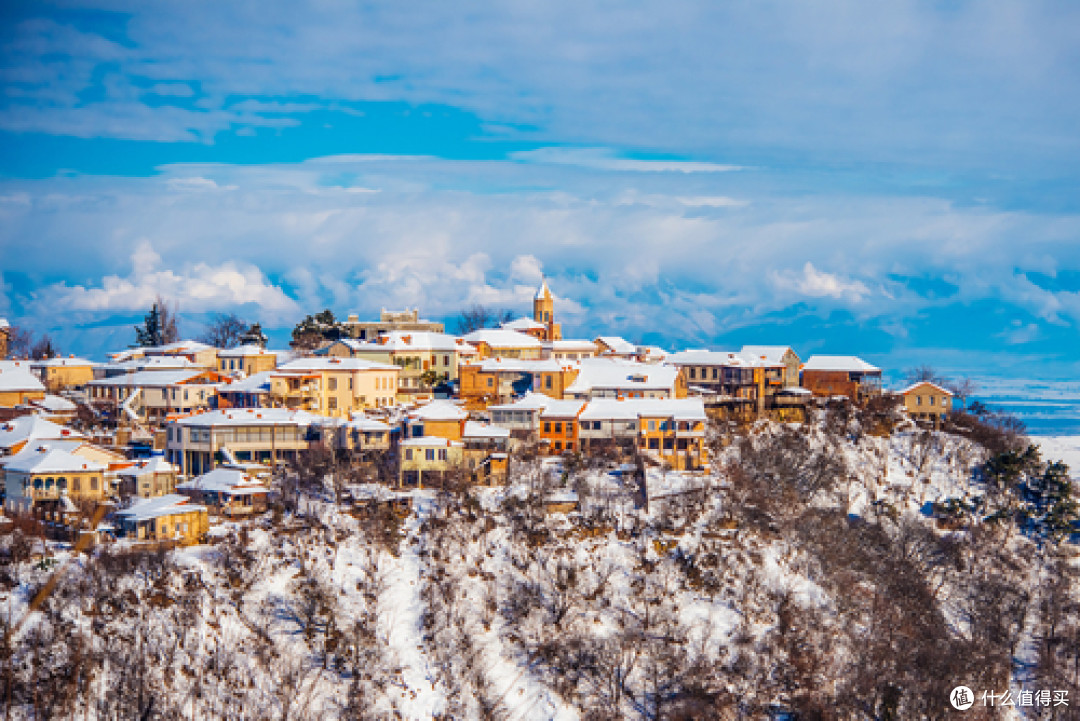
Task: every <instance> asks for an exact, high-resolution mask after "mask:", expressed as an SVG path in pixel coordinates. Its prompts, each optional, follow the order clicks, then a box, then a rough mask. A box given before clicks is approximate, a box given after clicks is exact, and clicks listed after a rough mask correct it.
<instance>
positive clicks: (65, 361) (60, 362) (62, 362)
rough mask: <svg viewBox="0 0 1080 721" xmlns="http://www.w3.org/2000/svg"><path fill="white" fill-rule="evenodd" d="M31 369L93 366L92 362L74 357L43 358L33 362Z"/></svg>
mask: <svg viewBox="0 0 1080 721" xmlns="http://www.w3.org/2000/svg"><path fill="white" fill-rule="evenodd" d="M30 365H31V367H33V368H64V367H66V366H79V367H84V366H93V365H94V361H89V360H86V359H85V358H76V357H75V356H68V357H66V358H43V359H42V360H36V361H33V362H32V363H31V364H30Z"/></svg>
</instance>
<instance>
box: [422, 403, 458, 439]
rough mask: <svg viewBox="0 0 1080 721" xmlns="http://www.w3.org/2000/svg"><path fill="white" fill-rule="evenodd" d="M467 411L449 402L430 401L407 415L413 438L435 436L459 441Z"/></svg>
mask: <svg viewBox="0 0 1080 721" xmlns="http://www.w3.org/2000/svg"><path fill="white" fill-rule="evenodd" d="M468 417H469V414H468V412H467V411H465V410H464V409H463V408H461V406H458V405H456V404H454V403H451V402H450V401H445V400H438V401H432V402H431V403H428V404H427V405H423V406H420V407H419V408H418V409H416V410H415V411H413V412H412V413H410V414H409V421H410V427H411V428H412V432H411V433H410V435H413V436H418V437H419V436H436V437H439V438H448V439H450V440H452V441H460V440H461V434H462V432H463V431H464V429H465V420H466V419H467V418H468Z"/></svg>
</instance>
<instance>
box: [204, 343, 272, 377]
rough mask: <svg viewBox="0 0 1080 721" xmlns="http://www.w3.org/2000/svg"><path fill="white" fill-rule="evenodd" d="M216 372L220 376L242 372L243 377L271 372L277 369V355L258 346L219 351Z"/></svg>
mask: <svg viewBox="0 0 1080 721" xmlns="http://www.w3.org/2000/svg"><path fill="white" fill-rule="evenodd" d="M217 362H218V372H220V373H221V374H222V375H235V374H236V373H237V372H242V373H243V374H244V375H245V376H253V375H255V374H256V373H262V372H264V371H272V370H274V369H275V368H277V364H278V354H277V352H276V351H272V350H266V349H265V348H263V347H262V346H258V345H242V346H239V347H237V348H229V349H228V350H220V351H218V353H217Z"/></svg>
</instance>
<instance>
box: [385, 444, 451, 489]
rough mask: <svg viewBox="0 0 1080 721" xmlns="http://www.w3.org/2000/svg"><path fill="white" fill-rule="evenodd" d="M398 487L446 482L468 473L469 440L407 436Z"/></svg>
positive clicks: (401, 445) (401, 450) (402, 453)
mask: <svg viewBox="0 0 1080 721" xmlns="http://www.w3.org/2000/svg"><path fill="white" fill-rule="evenodd" d="M398 454H399V456H398V487H402V488H403V487H412V488H423V487H424V484H425V483H426V484H427V485H428V486H429V487H432V486H443V485H444V484H445V483H446V482H447V481H448V480H450V478H451V476H454V475H456V474H457V473H458V472H461V473H464V454H465V444H464V443H463V442H461V441H452V440H450V439H449V438H439V437H438V436H420V437H418V438H407V439H405V440H403V441H402V442H401V443H400V445H399V447H398Z"/></svg>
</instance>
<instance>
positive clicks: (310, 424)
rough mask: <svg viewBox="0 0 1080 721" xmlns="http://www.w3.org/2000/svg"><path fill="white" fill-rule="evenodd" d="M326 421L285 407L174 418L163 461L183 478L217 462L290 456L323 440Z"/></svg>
mask: <svg viewBox="0 0 1080 721" xmlns="http://www.w3.org/2000/svg"><path fill="white" fill-rule="evenodd" d="M324 421H325V419H323V418H320V417H318V416H315V415H312V414H311V413H308V412H306V411H295V410H289V409H286V408H230V409H222V410H216V411H209V412H205V413H195V414H192V415H189V416H186V417H182V418H177V419H175V420H174V421H173V422H171V423H169V424H168V426H167V427H166V429H165V459H166V460H167V461H168V462H169V463H172V464H173V465H175V466H177V467H178V468H179V470H180V474H181V475H183V476H190V475H199V474H202V473H207V472H209V471H210V470H211V469H213V468H214V467H215V466H216V465H217V464H219V463H266V464H269V465H271V466H273V465H276V464H277V463H279V462H284V461H291V460H295V459H296V457H297V455H298V454H299V453H300V452H302V451H305V450H307V449H308V448H309V447H310V446H311V443H312V442H318V441H320V440H321V439H322V433H321V430H320V426H321V424H323V423H324Z"/></svg>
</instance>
